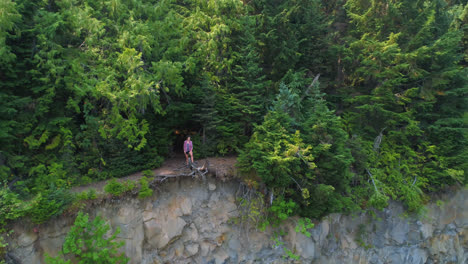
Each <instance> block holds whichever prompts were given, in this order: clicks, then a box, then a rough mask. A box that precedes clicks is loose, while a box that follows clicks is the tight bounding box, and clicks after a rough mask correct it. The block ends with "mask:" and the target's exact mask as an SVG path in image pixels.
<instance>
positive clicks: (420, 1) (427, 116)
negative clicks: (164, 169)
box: [0, 0, 468, 226]
mask: <svg viewBox="0 0 468 264" xmlns="http://www.w3.org/2000/svg"><path fill="white" fill-rule="evenodd" d="M467 65H468V4H467V1H466V0H399V1H397V0H347V1H346V0H250V1H249V0H243V1H240V0H103V1H95V0H93V1H90V0H41V1H29V0H15V1H13V0H2V1H0V80H1V83H0V100H1V105H0V120H1V121H0V145H1V151H0V183H1V190H0V198H1V200H0V215H1V216H0V226H3V225H4V224H5V223H7V222H8V221H11V220H13V219H15V218H17V217H20V216H24V215H26V216H27V215H31V216H33V220H34V219H35V220H36V222H41V221H44V219H46V217H49V216H53V215H57V214H60V213H61V212H62V210H63V209H62V208H63V207H64V206H66V205H67V204H69V203H70V201H71V200H72V198H70V197H69V195H68V194H67V191H66V190H67V189H68V188H70V187H72V186H75V185H82V184H87V183H90V182H94V181H98V180H104V179H110V178H114V177H122V176H125V175H128V174H130V173H133V172H136V171H141V170H145V169H151V168H156V167H158V166H160V165H161V164H162V162H163V161H164V159H166V158H168V157H170V156H171V155H174V154H175V153H177V152H179V151H181V149H182V142H183V140H184V136H186V135H191V136H192V140H193V142H194V152H195V155H196V156H195V157H196V158H202V157H207V156H223V155H236V156H238V167H239V171H240V172H241V177H242V178H243V181H244V182H245V184H247V185H248V186H250V187H252V188H255V189H256V190H259V193H263V194H264V195H265V199H266V200H268V199H269V200H270V202H271V203H272V208H274V210H277V212H280V211H281V210H286V211H287V212H288V213H287V214H299V215H301V216H305V217H311V218H319V217H321V216H324V215H326V214H328V213H332V212H350V211H354V210H362V209H367V208H378V209H379V208H383V207H385V206H386V205H387V203H388V200H389V199H394V200H400V201H402V202H403V203H404V204H405V205H406V206H407V207H408V209H409V210H418V209H419V208H420V207H421V205H423V204H424V202H425V201H427V199H428V197H429V194H430V193H433V192H437V191H440V190H441V189H442V188H444V187H445V186H449V185H454V184H461V185H464V184H466V183H467V182H468V180H467V179H468V177H467V175H468V150H467V146H468V142H467V141H468V132H467V130H468V111H467V110H468V70H467V68H466V66H467ZM181 162H183V161H181Z"/></svg>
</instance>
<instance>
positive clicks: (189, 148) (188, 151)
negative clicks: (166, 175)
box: [184, 136, 193, 165]
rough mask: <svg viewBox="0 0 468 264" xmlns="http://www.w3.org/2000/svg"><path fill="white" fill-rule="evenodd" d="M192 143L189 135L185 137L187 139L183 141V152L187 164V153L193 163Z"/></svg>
mask: <svg viewBox="0 0 468 264" xmlns="http://www.w3.org/2000/svg"><path fill="white" fill-rule="evenodd" d="M192 150H193V144H192V141H191V140H190V136H188V137H187V140H185V141H184V154H185V161H186V162H187V165H188V154H190V159H191V161H192V163H193V153H192Z"/></svg>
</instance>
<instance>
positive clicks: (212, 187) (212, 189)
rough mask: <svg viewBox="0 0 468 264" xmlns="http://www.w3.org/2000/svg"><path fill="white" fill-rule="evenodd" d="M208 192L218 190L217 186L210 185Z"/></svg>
mask: <svg viewBox="0 0 468 264" xmlns="http://www.w3.org/2000/svg"><path fill="white" fill-rule="evenodd" d="M208 190H210V191H214V190H216V185H215V184H213V183H208Z"/></svg>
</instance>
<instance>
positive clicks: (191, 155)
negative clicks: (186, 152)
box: [190, 151, 193, 163]
mask: <svg viewBox="0 0 468 264" xmlns="http://www.w3.org/2000/svg"><path fill="white" fill-rule="evenodd" d="M190 158H191V160H192V163H193V153H192V151H190Z"/></svg>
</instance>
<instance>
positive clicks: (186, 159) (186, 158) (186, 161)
mask: <svg viewBox="0 0 468 264" xmlns="http://www.w3.org/2000/svg"><path fill="white" fill-rule="evenodd" d="M184 154H185V163H186V164H187V165H188V155H187V153H185V152H184Z"/></svg>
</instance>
